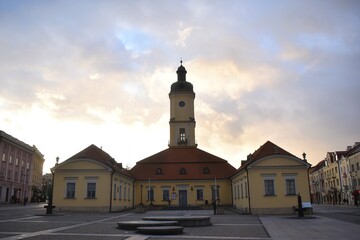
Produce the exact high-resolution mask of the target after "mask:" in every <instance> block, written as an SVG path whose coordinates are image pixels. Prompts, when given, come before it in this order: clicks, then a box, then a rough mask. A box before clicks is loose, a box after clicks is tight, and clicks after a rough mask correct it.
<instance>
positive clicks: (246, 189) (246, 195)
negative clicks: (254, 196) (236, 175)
mask: <svg viewBox="0 0 360 240" xmlns="http://www.w3.org/2000/svg"><path fill="white" fill-rule="evenodd" d="M247 191H248V187H247V182H245V198H247V197H248V192H247Z"/></svg>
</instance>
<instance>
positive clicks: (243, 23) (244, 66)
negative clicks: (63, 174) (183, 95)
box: [0, 1, 360, 166]
mask: <svg viewBox="0 0 360 240" xmlns="http://www.w3.org/2000/svg"><path fill="white" fill-rule="evenodd" d="M359 9H360V6H359V3H358V2H357V1H341V2H322V1H318V2H313V1H305V2H303V1H289V2H283V1H281V2H280V1H273V2H271V3H263V2H261V3H260V2H258V1H251V2H242V1H229V2H227V4H224V2H223V1H211V2H208V1H195V2H194V1H181V2H176V4H174V2H172V1H152V2H151V3H149V2H148V1H131V2H118V1H101V2H96V1H86V2H85V1H76V2H71V1H51V2H37V1H26V2H21V4H20V3H19V2H17V1H10V2H9V1H8V2H1V3H0V16H1V17H0V19H1V21H0V52H1V55H0V73H1V74H0V84H1V86H2V87H1V88H0V110H1V113H2V114H1V116H0V124H1V125H2V126H3V128H4V130H7V129H8V130H7V131H9V134H12V135H14V136H15V137H17V138H24V141H25V140H26V141H29V144H31V143H34V144H36V145H41V146H42V147H43V149H44V150H42V149H40V150H42V151H43V152H44V153H45V156H46V157H49V158H50V159H55V157H56V155H57V154H60V153H58V152H57V151H59V150H58V149H54V148H55V147H54V146H56V145H62V142H64V141H65V140H64V139H66V138H68V137H69V134H70V135H71V137H72V138H73V139H74V140H76V142H77V143H72V145H71V144H68V145H66V146H63V147H62V149H67V150H64V151H68V152H66V154H65V152H64V154H63V155H67V156H69V155H71V154H74V153H76V152H77V151H79V150H81V149H79V148H82V147H86V144H91V143H99V145H104V147H105V148H107V149H109V150H108V152H109V153H110V154H111V155H112V156H114V157H115V158H118V157H117V156H116V155H117V154H118V156H125V155H126V159H120V161H127V162H129V163H131V162H132V163H133V164H134V162H135V161H138V160H139V158H141V157H146V156H147V155H146V154H148V155H150V154H153V153H155V152H156V150H161V148H163V147H166V146H167V141H166V140H167V138H168V137H167V135H168V121H169V119H168V118H169V112H168V111H169V105H168V104H169V98H168V93H169V91H170V85H171V83H173V82H175V81H176V79H177V78H176V73H175V72H176V68H177V67H178V65H179V61H180V59H183V65H184V66H185V67H186V69H187V71H188V75H187V79H188V81H190V82H191V83H193V85H194V90H195V92H196V99H195V117H196V121H197V128H196V131H197V132H196V136H197V141H198V143H199V147H200V148H201V147H203V148H205V150H208V151H209V152H211V153H214V154H217V155H219V156H220V157H223V158H225V159H228V160H230V161H231V163H233V164H234V166H238V165H239V164H240V160H241V159H243V158H245V157H246V155H247V154H248V153H250V152H253V151H254V150H255V149H256V148H258V147H259V146H260V145H261V144H263V143H264V142H265V141H266V140H272V141H273V142H275V143H277V144H279V145H280V146H281V147H283V148H285V149H289V151H290V152H293V153H294V154H295V155H299V154H301V153H302V151H306V152H307V153H308V156H309V159H310V158H312V159H311V160H310V161H313V163H316V162H317V161H319V160H321V159H322V157H323V155H324V153H325V152H327V151H331V150H342V148H343V147H345V146H346V145H349V144H351V143H352V142H353V141H358V140H359V139H357V138H358V137H359V135H360V132H359V131H358V130H357V128H356V127H354V126H356V124H357V123H358V122H359V120H360V119H359V116H360V112H359V108H358V106H357V103H358V102H360V99H359V94H358V89H360V86H359V81H358V76H359V75H360V70H359V68H358V65H359V62H360V57H359V56H360V44H359V43H360V31H359V30H358V26H359V25H360V17H359V16H360V12H359ZM27 120H29V121H27ZM30 128H31V129H32V130H29V129H30ZM64 129H66V130H69V131H66V130H64ZM111 129H112V130H111ZM65 132H66V133H67V134H65ZM39 133H41V134H39ZM111 134H115V135H116V136H126V137H125V138H122V139H121V141H120V144H118V145H116V144H114V143H112V142H111V141H110V140H107V139H106V137H104V136H106V135H111ZM132 134H134V136H132ZM54 135H56V136H57V137H53V136H54ZM155 138H156V139H155ZM44 139H46V140H44ZM49 139H51V141H50V140H49ZM149 139H150V140H149ZM111 140H112V141H113V142H119V140H118V138H111ZM149 141H150V142H151V143H152V144H151V147H152V151H151V148H148V146H147V144H148V145H149ZM37 143H39V144H37ZM80 143H81V144H80ZM155 143H157V144H155ZM132 144H133V145H136V146H142V147H143V148H144V151H142V153H143V155H141V153H139V154H137V155H136V157H137V158H135V157H134V154H133V152H131V151H130V150H129V152H126V153H125V152H123V153H119V152H118V149H120V148H125V149H126V148H130V147H129V146H128V145H132ZM115 145H116V146H115ZM119 146H121V147H119ZM144 146H146V147H144ZM334 148H335V149H334ZM47 149H51V150H49V151H48V150H47ZM123 151H125V150H123ZM132 151H134V150H132ZM55 152H57V153H55ZM113 152H114V153H113ZM61 157H62V158H63V156H61ZM130 165H131V164H130Z"/></svg>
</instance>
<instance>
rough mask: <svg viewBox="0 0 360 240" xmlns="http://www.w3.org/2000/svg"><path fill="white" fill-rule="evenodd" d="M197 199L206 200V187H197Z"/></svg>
mask: <svg viewBox="0 0 360 240" xmlns="http://www.w3.org/2000/svg"><path fill="white" fill-rule="evenodd" d="M196 200H204V189H196Z"/></svg>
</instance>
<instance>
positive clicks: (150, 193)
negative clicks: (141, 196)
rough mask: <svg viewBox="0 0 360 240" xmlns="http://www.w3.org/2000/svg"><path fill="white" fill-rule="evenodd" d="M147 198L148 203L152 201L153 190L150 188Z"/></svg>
mask: <svg viewBox="0 0 360 240" xmlns="http://www.w3.org/2000/svg"><path fill="white" fill-rule="evenodd" d="M147 197H148V201H154V189H152V188H150V191H149V189H148V194H147Z"/></svg>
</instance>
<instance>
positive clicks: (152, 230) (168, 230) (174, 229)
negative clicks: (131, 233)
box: [137, 226, 184, 235]
mask: <svg viewBox="0 0 360 240" xmlns="http://www.w3.org/2000/svg"><path fill="white" fill-rule="evenodd" d="M183 231H184V227H182V226H157V227H138V228H137V232H138V233H141V234H148V235H177V234H182V233H183Z"/></svg>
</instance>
